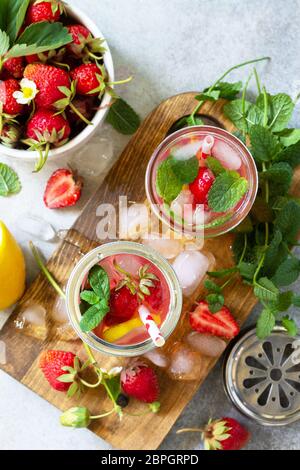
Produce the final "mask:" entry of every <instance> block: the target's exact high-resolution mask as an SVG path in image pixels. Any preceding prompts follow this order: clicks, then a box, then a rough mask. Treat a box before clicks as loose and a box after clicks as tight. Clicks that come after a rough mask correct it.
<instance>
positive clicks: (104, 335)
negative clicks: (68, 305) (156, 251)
mask: <svg viewBox="0 0 300 470" xmlns="http://www.w3.org/2000/svg"><path fill="white" fill-rule="evenodd" d="M99 265H100V266H101V267H102V268H103V269H104V270H105V272H106V273H107V275H108V278H109V283H110V301H109V306H110V311H109V312H108V313H107V314H106V316H105V317H104V319H103V320H102V322H101V323H100V324H99V326H98V327H97V328H96V329H95V330H94V333H95V334H96V335H97V336H98V337H99V338H101V339H103V340H104V341H106V342H108V343H113V344H117V345H124V346H125V345H133V344H138V343H142V342H144V341H146V340H147V339H149V335H148V333H147V330H146V327H145V326H144V325H143V322H142V321H141V319H140V316H139V312H138V308H139V307H140V306H141V305H144V306H145V307H146V308H147V309H148V310H149V312H150V314H151V315H152V317H153V319H154V321H155V322H156V324H157V325H158V326H159V327H160V326H161V325H162V324H163V322H164V321H165V319H166V317H167V315H168V312H169V306H170V291H169V287H168V283H167V281H166V279H165V277H164V275H163V273H162V272H161V271H160V269H159V268H157V267H156V266H155V265H154V264H153V263H152V262H151V261H149V260H148V259H146V258H143V257H142V256H138V255H132V254H126V253H121V254H118V255H112V256H107V257H106V258H104V259H103V261H101V262H100V263H99ZM141 268H144V270H145V272H146V275H149V274H150V276H148V277H149V278H150V277H151V279H149V278H148V281H149V280H150V281H151V282H152V284H153V285H152V286H151V285H149V286H148V289H149V294H150V295H146V294H143V292H141V291H140V289H139V285H140V281H141V276H140V273H141ZM153 275H154V277H153ZM128 277H129V278H130V285H132V284H133V285H134V286H136V287H137V290H136V291H137V292H139V293H140V294H142V297H143V298H140V297H139V296H138V295H137V293H135V294H132V293H131V291H130V289H129V288H128V287H127V285H126V284H125V285H123V284H124V281H125V280H126V278H128ZM148 284H149V283H148ZM120 286H123V287H121V288H120ZM88 288H90V286H89V282H88V279H86V281H85V282H84V285H83V286H82V290H84V289H88Z"/></svg>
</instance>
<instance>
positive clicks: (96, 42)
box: [67, 24, 106, 62]
mask: <svg viewBox="0 0 300 470" xmlns="http://www.w3.org/2000/svg"><path fill="white" fill-rule="evenodd" d="M68 30H69V33H70V34H71V35H72V39H73V41H72V42H71V43H70V44H68V45H67V51H68V52H69V53H71V54H73V55H74V56H75V57H76V58H82V59H83V61H84V62H86V61H88V60H89V58H90V57H91V58H92V59H95V60H101V59H102V55H103V53H104V52H105V51H106V49H105V47H103V42H104V39H101V38H94V37H93V36H92V33H91V32H90V31H89V30H88V29H87V28H86V27H85V26H83V25H82V24H73V25H70V26H68Z"/></svg>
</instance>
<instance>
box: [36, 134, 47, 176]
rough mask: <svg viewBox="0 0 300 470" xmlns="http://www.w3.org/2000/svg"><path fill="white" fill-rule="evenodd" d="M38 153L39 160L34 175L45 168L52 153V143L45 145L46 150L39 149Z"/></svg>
mask: <svg viewBox="0 0 300 470" xmlns="http://www.w3.org/2000/svg"><path fill="white" fill-rule="evenodd" d="M37 151H38V153H39V159H38V161H37V163H36V165H35V168H34V171H33V173H38V172H39V171H41V169H42V168H43V167H44V165H45V163H46V161H47V160H48V155H49V151H50V143H49V142H47V143H46V145H45V149H43V147H38V148H37Z"/></svg>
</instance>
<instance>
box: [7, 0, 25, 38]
mask: <svg viewBox="0 0 300 470" xmlns="http://www.w3.org/2000/svg"><path fill="white" fill-rule="evenodd" d="M29 3H30V0H13V1H11V0H10V1H8V2H7V7H6V15H7V16H6V32H7V34H8V36H9V37H10V41H11V44H13V43H14V41H15V40H16V38H17V36H18V32H19V31H20V28H21V26H22V24H23V22H24V19H25V15H26V11H27V8H28V5H29Z"/></svg>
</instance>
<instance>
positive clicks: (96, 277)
mask: <svg viewBox="0 0 300 470" xmlns="http://www.w3.org/2000/svg"><path fill="white" fill-rule="evenodd" d="M88 280H89V283H90V285H91V287H92V289H89V290H84V291H82V292H81V294H80V298H81V299H82V300H83V301H84V302H86V303H87V304H89V305H90V307H88V308H87V309H86V310H85V311H84V313H83V317H82V319H81V321H80V328H81V330H82V331H83V332H85V333H87V332H89V331H92V330H93V329H95V328H96V327H97V326H98V325H99V324H100V323H101V322H102V320H103V319H104V317H105V315H106V314H107V313H108V312H109V298H110V287H109V278H108V275H107V273H106V271H105V270H104V269H103V268H102V267H101V266H99V265H95V266H93V267H92V269H91V270H90V272H89V275H88Z"/></svg>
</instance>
